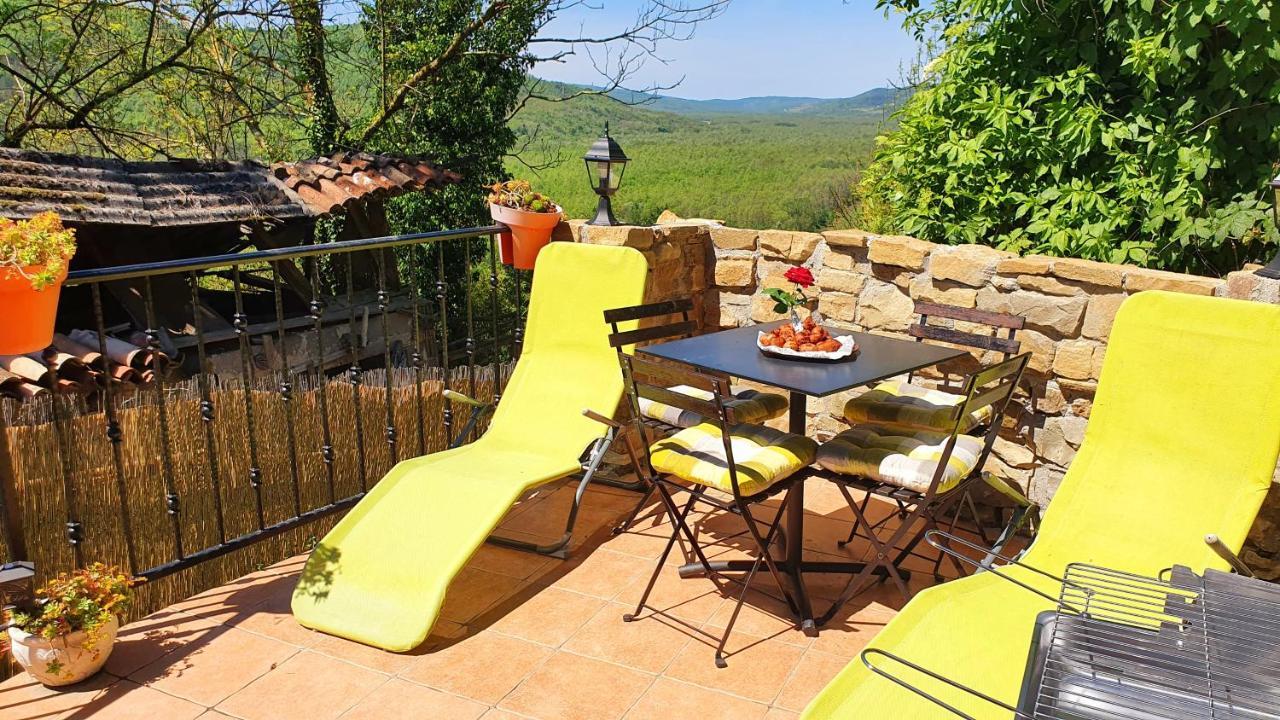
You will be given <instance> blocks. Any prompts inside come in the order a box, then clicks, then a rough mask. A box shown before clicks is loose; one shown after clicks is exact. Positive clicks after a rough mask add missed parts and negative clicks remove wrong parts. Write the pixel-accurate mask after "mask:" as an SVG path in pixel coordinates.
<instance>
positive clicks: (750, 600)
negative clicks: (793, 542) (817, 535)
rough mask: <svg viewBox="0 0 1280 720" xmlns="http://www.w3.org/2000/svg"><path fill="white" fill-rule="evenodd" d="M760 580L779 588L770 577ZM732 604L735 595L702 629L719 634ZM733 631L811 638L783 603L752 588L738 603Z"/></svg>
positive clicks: (798, 640)
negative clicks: (742, 600) (745, 597)
mask: <svg viewBox="0 0 1280 720" xmlns="http://www.w3.org/2000/svg"><path fill="white" fill-rule="evenodd" d="M761 584H762V585H764V584H767V585H768V589H769V590H770V591H772V592H774V593H777V592H779V590H778V588H777V586H775V585H773V581H772V580H765V581H764V582H763V583H761ZM752 587H753V588H754V587H755V583H753V584H752ZM730 590H731V591H732V592H735V593H736V592H738V588H736V587H731V588H730ZM736 604H737V598H736V597H731V598H729V599H728V601H727V602H725V603H724V604H722V605H721V606H720V607H719V609H717V610H716V612H715V614H714V615H712V616H711V619H709V620H708V621H707V622H706V624H705V625H704V626H703V627H704V629H706V630H707V631H708V632H710V633H711V634H712V635H715V636H716V637H719V636H720V635H721V634H722V633H723V632H724V628H725V627H726V626H727V625H728V623H729V618H730V617H731V616H732V614H733V608H734V606H735V605H736ZM820 604H821V603H819V605H820ZM819 610H820V609H819ZM733 631H734V632H735V633H736V632H744V633H747V634H748V635H755V636H758V637H764V638H775V639H778V640H782V641H783V642H787V643H790V644H792V645H800V646H807V645H809V644H810V643H811V642H812V641H813V639H812V638H810V637H808V636H806V635H805V634H804V633H802V632H800V629H799V626H798V625H797V623H796V620H795V616H794V615H793V614H792V612H791V609H790V608H789V607H788V606H787V604H786V603H783V602H779V601H778V600H775V599H773V598H772V597H769V596H768V595H765V594H764V593H762V592H759V591H756V590H751V591H749V592H748V593H747V599H746V601H745V602H744V603H742V610H740V611H739V612H738V619H737V620H736V621H734V623H733Z"/></svg>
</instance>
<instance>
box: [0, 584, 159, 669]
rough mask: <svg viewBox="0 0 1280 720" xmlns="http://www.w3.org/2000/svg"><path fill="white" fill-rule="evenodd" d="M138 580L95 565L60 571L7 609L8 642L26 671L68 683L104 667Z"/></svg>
mask: <svg viewBox="0 0 1280 720" xmlns="http://www.w3.org/2000/svg"><path fill="white" fill-rule="evenodd" d="M135 584H136V580H135V579H134V578H132V577H130V576H129V575H128V574H127V573H124V572H122V571H121V570H120V569H119V568H117V567H113V566H110V565H106V564H104V563H94V564H93V565H90V566H89V567H87V568H84V569H82V570H77V571H76V572H73V573H61V574H59V575H58V577H56V578H54V579H52V580H50V581H49V582H47V583H45V585H44V586H43V587H41V588H40V589H39V590H37V591H36V598H35V601H34V602H33V603H31V604H30V605H29V606H27V607H16V608H12V609H9V610H7V611H6V613H5V621H6V623H7V624H8V625H9V646H10V649H11V650H12V652H13V657H14V659H15V660H17V661H18V664H19V665H21V666H22V668H23V669H24V670H26V671H27V672H28V673H30V674H31V675H32V676H33V677H35V678H36V679H37V680H39V681H40V682H42V683H44V684H45V685H50V686H58V685H70V684H71V683H76V682H80V681H81V680H84V679H85V678H88V677H89V676H91V675H93V674H94V673H96V672H98V671H99V670H101V669H102V666H103V665H104V664H106V662H107V657H108V656H110V655H111V648H112V645H113V644H114V643H115V639H116V631H117V630H119V628H120V618H119V614H120V613H122V612H124V611H125V610H127V609H128V607H129V603H130V601H131V600H132V598H133V592H132V588H133V586H134V585H135Z"/></svg>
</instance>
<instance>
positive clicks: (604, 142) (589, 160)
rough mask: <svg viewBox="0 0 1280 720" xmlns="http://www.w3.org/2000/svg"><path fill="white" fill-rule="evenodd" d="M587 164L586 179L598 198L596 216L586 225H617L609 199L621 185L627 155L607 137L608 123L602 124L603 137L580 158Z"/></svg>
mask: <svg viewBox="0 0 1280 720" xmlns="http://www.w3.org/2000/svg"><path fill="white" fill-rule="evenodd" d="M582 159H583V161H585V162H586V164H587V178H588V180H589V182H590V183H591V189H592V190H594V191H595V193H596V194H597V195H599V196H600V202H599V203H598V204H597V205H596V216H595V217H594V218H593V219H592V220H591V222H589V223H587V224H588V225H617V224H618V218H616V217H614V216H613V206H612V205H611V204H610V203H609V198H610V197H611V196H612V195H613V194H614V193H616V192H618V187H619V186H621V185H622V173H623V172H624V171H625V170H626V169H627V160H628V159H629V158H628V157H627V154H626V153H624V152H622V147H621V146H619V145H618V143H617V142H616V141H614V139H613V138H611V137H609V123H605V124H604V135H602V136H601V137H600V138H599V139H598V140H596V141H595V143H593V144H592V145H591V149H590V150H588V151H587V154H586V155H583V156H582Z"/></svg>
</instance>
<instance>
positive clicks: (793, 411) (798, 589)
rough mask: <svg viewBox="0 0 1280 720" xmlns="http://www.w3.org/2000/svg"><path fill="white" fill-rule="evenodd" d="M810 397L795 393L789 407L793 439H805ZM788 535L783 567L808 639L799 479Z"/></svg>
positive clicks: (790, 501)
mask: <svg viewBox="0 0 1280 720" xmlns="http://www.w3.org/2000/svg"><path fill="white" fill-rule="evenodd" d="M808 403H809V396H808V395H805V394H804V393H798V392H794V391H793V392H792V393H791V397H790V399H789V402H788V403H787V407H788V415H787V430H788V431H789V432H791V433H792V434H793V435H804V434H805V429H806V427H805V426H806V425H807V424H808V420H809V412H808ZM784 528H785V529H786V532H787V535H786V537H787V547H786V553H787V555H786V558H785V560H784V561H783V567H784V568H785V569H786V573H787V575H789V576H790V577H791V582H792V584H793V585H794V586H795V594H796V597H795V600H796V604H797V605H798V606H799V607H798V608H797V609H798V610H799V611H800V629H801V630H802V631H803V632H804V634H805V635H810V636H813V635H817V634H818V627H817V625H815V624H814V622H813V607H812V606H811V605H810V604H809V593H808V592H807V591H806V590H805V587H804V571H803V565H804V479H803V478H802V479H800V480H799V481H798V482H795V483H793V484H792V485H791V488H790V489H789V490H787V517H786V525H785V526H784Z"/></svg>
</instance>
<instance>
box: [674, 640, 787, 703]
mask: <svg viewBox="0 0 1280 720" xmlns="http://www.w3.org/2000/svg"><path fill="white" fill-rule="evenodd" d="M726 651H727V660H728V662H729V667H727V668H723V669H722V668H717V667H716V664H715V647H714V645H705V644H703V643H697V642H694V643H689V645H687V646H685V649H684V650H683V651H681V653H680V654H679V655H677V656H676V659H675V660H673V661H672V662H671V666H670V667H668V668H667V670H666V672H665V673H663V674H664V675H665V676H666V677H669V678H674V679H676V680H684V681H685V682H691V683H693V684H695V685H701V686H702V687H705V688H711V689H713V690H720V691H724V692H728V693H731V694H734V695H738V696H741V697H744V698H747V699H750V700H756V701H758V702H763V703H769V702H771V701H772V700H773V699H774V697H776V696H777V694H778V692H779V691H780V690H782V687H783V685H785V684H786V682H787V679H788V678H790V677H791V671H792V670H794V669H795V667H796V665H797V664H798V663H799V662H800V657H801V656H802V655H803V654H804V649H803V648H800V647H797V646H795V645H789V644H787V643H784V642H781V641H779V640H767V639H764V638H759V637H754V636H751V635H747V634H746V633H738V632H735V633H734V634H733V635H732V636H731V637H730V638H729V644H728V646H727V647H726Z"/></svg>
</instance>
